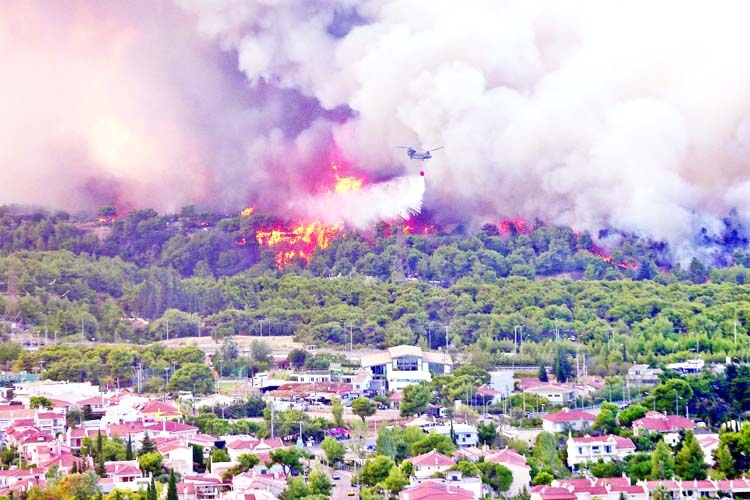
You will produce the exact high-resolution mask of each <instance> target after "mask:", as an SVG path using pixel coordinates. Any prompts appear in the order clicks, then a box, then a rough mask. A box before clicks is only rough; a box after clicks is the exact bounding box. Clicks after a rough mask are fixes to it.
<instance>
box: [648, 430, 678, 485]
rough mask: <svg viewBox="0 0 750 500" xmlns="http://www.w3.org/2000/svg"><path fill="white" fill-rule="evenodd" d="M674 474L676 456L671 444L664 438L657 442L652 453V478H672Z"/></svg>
mask: <svg viewBox="0 0 750 500" xmlns="http://www.w3.org/2000/svg"><path fill="white" fill-rule="evenodd" d="M672 476H674V458H673V457H672V450H671V449H670V448H669V445H667V443H665V442H664V440H663V439H662V440H661V441H659V442H658V443H656V449H654V453H653V454H652V455H651V476H650V479H671V478H672Z"/></svg>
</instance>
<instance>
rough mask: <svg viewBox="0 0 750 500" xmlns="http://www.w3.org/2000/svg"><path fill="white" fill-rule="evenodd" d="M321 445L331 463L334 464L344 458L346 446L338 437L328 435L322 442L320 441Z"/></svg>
mask: <svg viewBox="0 0 750 500" xmlns="http://www.w3.org/2000/svg"><path fill="white" fill-rule="evenodd" d="M320 447H321V448H322V450H323V452H324V453H325V454H326V459H327V460H328V463H329V464H331V465H333V464H335V463H336V462H340V461H341V460H343V459H344V453H345V452H346V448H345V447H344V445H343V444H341V442H340V441H339V440H338V439H335V438H332V437H331V436H328V437H326V438H325V439H324V440H323V442H322V443H320Z"/></svg>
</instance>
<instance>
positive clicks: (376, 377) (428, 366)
mask: <svg viewBox="0 0 750 500" xmlns="http://www.w3.org/2000/svg"><path fill="white" fill-rule="evenodd" d="M361 365H362V368H364V369H365V370H367V371H368V372H369V373H370V374H371V375H372V383H371V385H370V388H371V389H373V390H376V391H378V392H381V393H384V392H386V391H399V390H403V389H404V387H406V386H407V385H412V384H419V383H421V382H430V381H431V380H432V373H435V374H444V373H450V372H451V370H452V368H453V360H452V359H451V357H450V356H449V355H447V354H445V353H440V352H424V351H422V348H421V347H419V346H411V345H400V346H396V347H390V348H388V350H387V351H384V352H380V353H377V354H371V355H368V356H362V359H361Z"/></svg>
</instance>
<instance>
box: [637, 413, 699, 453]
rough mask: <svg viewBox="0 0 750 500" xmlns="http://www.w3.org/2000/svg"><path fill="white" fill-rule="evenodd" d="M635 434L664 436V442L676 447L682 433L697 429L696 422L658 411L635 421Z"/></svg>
mask: <svg viewBox="0 0 750 500" xmlns="http://www.w3.org/2000/svg"><path fill="white" fill-rule="evenodd" d="M631 427H632V428H633V433H634V434H641V433H644V432H647V433H648V432H656V433H659V434H663V435H664V442H665V443H667V444H668V445H670V446H674V445H676V444H677V443H679V442H680V433H681V432H683V431H686V430H688V429H695V422H693V421H692V420H690V419H689V418H685V417H681V416H679V415H665V414H663V413H659V412H657V411H650V412H648V413H646V415H644V416H643V418H639V419H638V420H634V421H633V423H632V424H631Z"/></svg>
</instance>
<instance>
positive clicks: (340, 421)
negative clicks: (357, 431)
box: [331, 398, 344, 427]
mask: <svg viewBox="0 0 750 500" xmlns="http://www.w3.org/2000/svg"><path fill="white" fill-rule="evenodd" d="M331 416H333V425H334V427H343V426H344V403H342V402H341V398H334V400H333V401H332V402H331Z"/></svg>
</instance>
